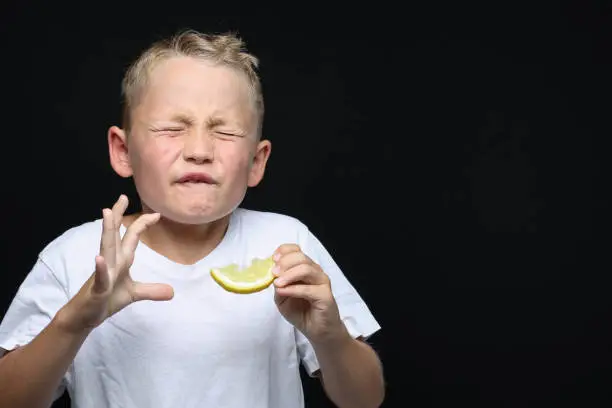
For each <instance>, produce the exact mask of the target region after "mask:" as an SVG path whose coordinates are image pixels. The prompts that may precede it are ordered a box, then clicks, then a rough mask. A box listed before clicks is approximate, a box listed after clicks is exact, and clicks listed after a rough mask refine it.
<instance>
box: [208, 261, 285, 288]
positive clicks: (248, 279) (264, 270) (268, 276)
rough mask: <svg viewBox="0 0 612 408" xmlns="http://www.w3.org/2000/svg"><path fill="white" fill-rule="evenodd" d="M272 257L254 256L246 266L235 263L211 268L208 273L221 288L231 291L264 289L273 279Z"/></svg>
mask: <svg viewBox="0 0 612 408" xmlns="http://www.w3.org/2000/svg"><path fill="white" fill-rule="evenodd" d="M273 267H274V261H273V260H272V258H266V259H259V258H255V259H253V261H252V262H251V265H249V266H248V267H246V268H243V269H241V268H240V266H238V265H236V264H231V265H228V266H224V267H222V268H213V269H211V270H210V275H211V276H212V278H213V279H214V280H215V282H217V283H218V284H219V285H220V286H221V287H222V288H223V289H225V290H227V291H228V292H233V293H255V292H259V291H261V290H264V289H265V288H267V287H268V286H270V285H271V284H272V282H273V281H274V278H275V276H274V274H273V273H272V268H273Z"/></svg>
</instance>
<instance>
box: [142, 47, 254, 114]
mask: <svg viewBox="0 0 612 408" xmlns="http://www.w3.org/2000/svg"><path fill="white" fill-rule="evenodd" d="M138 105H139V106H138V108H137V109H136V110H137V111H140V113H141V114H144V116H146V117H151V118H155V117H158V116H164V115H168V114H176V113H177V112H180V113H183V114H186V115H190V116H194V117H196V118H202V117H203V116H206V117H208V116H210V115H212V114H214V115H221V116H227V117H231V118H234V119H235V120H240V121H242V122H247V121H248V122H250V121H252V120H253V118H252V117H253V116H254V113H255V112H254V110H255V109H254V108H255V104H254V97H253V92H252V90H251V88H250V86H249V83H248V80H247V78H246V76H245V75H244V74H243V73H241V72H239V71H237V70H235V69H233V68H231V67H227V66H223V65H214V64H212V63H211V62H208V61H205V60H199V59H195V58H191V57H172V58H169V59H167V60H164V61H161V62H159V63H158V64H157V65H155V66H154V68H153V69H152V70H151V71H150V72H149V75H148V78H147V83H146V85H145V89H143V90H142V94H141V99H140V103H139V104H138ZM135 113H136V112H135Z"/></svg>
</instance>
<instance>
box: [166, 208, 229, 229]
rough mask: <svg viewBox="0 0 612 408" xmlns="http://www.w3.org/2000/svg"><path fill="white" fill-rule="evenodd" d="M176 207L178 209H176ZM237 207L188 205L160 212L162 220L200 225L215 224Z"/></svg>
mask: <svg viewBox="0 0 612 408" xmlns="http://www.w3.org/2000/svg"><path fill="white" fill-rule="evenodd" d="M177 207H178V208H177ZM236 207H238V204H236V205H223V206H219V205H210V204H207V205H190V206H186V205H183V206H171V207H170V208H166V209H165V211H160V213H161V215H162V216H163V217H164V218H167V219H169V220H172V221H174V222H177V223H180V224H185V225H202V224H209V223H211V222H215V221H217V220H220V219H222V218H223V217H225V216H227V215H229V214H230V213H231V212H232V211H234V210H235V209H236Z"/></svg>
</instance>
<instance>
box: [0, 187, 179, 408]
mask: <svg viewBox="0 0 612 408" xmlns="http://www.w3.org/2000/svg"><path fill="white" fill-rule="evenodd" d="M127 204H128V203H127V197H124V196H122V197H121V198H120V199H119V200H118V201H117V203H116V204H115V206H113V209H112V210H110V209H105V210H104V211H103V216H104V221H103V228H102V238H101V245H100V255H99V256H97V257H96V259H95V263H96V268H95V271H94V273H93V274H92V275H91V276H90V277H89V279H88V280H87V282H85V284H84V285H83V286H82V287H81V289H80V290H79V292H78V293H77V294H76V295H75V296H74V297H72V299H70V300H69V301H68V302H67V303H66V304H65V305H64V306H62V307H61V308H59V307H58V309H59V310H58V311H57V312H53V313H52V312H51V311H49V310H47V311H46V312H45V316H44V318H45V319H49V323H48V324H47V325H46V326H45V327H44V329H43V330H41V331H40V333H38V334H37V335H36V336H35V337H34V338H33V339H32V340H30V341H28V342H27V344H26V345H24V346H23V347H21V348H18V349H16V350H15V351H12V352H10V353H9V354H7V355H5V356H4V357H3V358H1V359H0V408H5V407H6V408H8V407H11V408H12V407H20V408H29V407H33V408H34V407H35V408H48V407H49V406H50V405H51V403H52V402H53V398H54V396H55V391H56V390H57V387H58V386H59V384H60V382H61V380H62V377H63V375H64V374H65V373H66V371H67V370H68V367H69V366H70V364H71V363H72V361H73V359H74V358H75V356H76V354H77V353H78V350H79V349H80V347H81V346H82V344H83V342H84V341H85V339H86V338H87V335H88V334H89V333H90V332H91V331H92V330H94V329H95V327H97V326H98V325H100V324H101V323H102V322H103V321H104V320H106V319H107V318H108V317H110V316H112V315H113V314H115V313H117V312H119V311H120V310H122V309H123V308H125V307H127V306H128V305H130V304H131V303H133V302H137V301H140V300H154V301H163V300H170V299H171V298H172V297H173V290H172V288H171V287H169V286H168V285H163V284H150V283H146V284H145V283H141V282H135V281H133V280H132V278H131V277H130V274H129V268H130V266H131V265H132V262H133V259H134V251H135V249H136V246H137V245H138V242H139V237H140V234H141V233H142V232H143V231H144V230H145V229H146V228H148V226H149V225H151V224H153V223H155V222H157V220H159V214H145V215H142V216H140V217H139V218H138V219H136V221H134V222H133V223H132V224H131V225H130V226H129V227H128V229H127V231H126V233H125V235H124V237H123V238H121V237H120V234H119V228H120V226H121V222H122V217H123V213H124V212H125V209H126V208H127ZM36 271H37V272H36V273H35V274H31V275H30V276H29V278H31V279H30V281H31V282H30V283H28V285H26V286H27V290H26V292H29V291H31V292H33V293H31V294H29V297H30V298H31V299H30V303H33V304H34V306H32V307H31V308H28V307H26V308H25V311H22V310H20V308H21V307H22V303H24V302H23V299H21V298H19V299H16V301H15V302H14V303H13V304H14V305H16V307H17V308H16V309H15V312H14V313H11V314H10V317H9V323H8V324H7V326H8V329H7V331H9V332H10V333H9V335H8V336H5V337H6V338H5V339H4V341H5V342H9V341H8V339H9V338H11V340H10V342H9V343H11V344H12V342H13V340H14V339H12V336H13V334H14V332H17V331H18V330H17V329H16V327H15V326H14V325H13V323H15V322H16V321H19V320H21V318H22V316H21V314H24V315H25V316H26V317H30V318H31V317H32V315H35V313H37V311H36V312H35V311H34V310H36V309H39V308H40V305H41V304H42V303H44V302H42V301H43V299H44V298H45V297H54V298H55V296H49V295H48V294H45V293H44V290H41V288H44V287H41V286H39V285H40V284H39V283H38V282H39V281H40V282H45V281H53V279H50V278H48V277H47V276H45V277H44V278H42V277H41V276H40V275H39V274H38V273H40V274H43V273H44V271H45V269H37V270H36ZM49 272H50V270H49ZM26 280H29V279H27V278H26ZM18 296H19V295H18ZM56 310H57V309H56ZM5 318H6V316H5ZM41 327H42V325H41ZM6 333H7V332H4V333H3V334H4V335H6ZM21 340H23V338H22V339H21Z"/></svg>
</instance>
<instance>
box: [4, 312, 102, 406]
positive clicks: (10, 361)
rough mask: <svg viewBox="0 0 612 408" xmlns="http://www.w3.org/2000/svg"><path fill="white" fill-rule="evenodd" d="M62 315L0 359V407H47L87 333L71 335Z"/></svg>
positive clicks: (61, 313)
mask: <svg viewBox="0 0 612 408" xmlns="http://www.w3.org/2000/svg"><path fill="white" fill-rule="evenodd" d="M62 319H64V317H63V312H61V311H60V312H59V313H58V315H57V316H56V318H54V319H53V320H52V321H51V323H50V324H49V325H48V326H47V327H46V328H45V329H44V330H43V331H42V332H41V333H40V334H39V335H38V336H36V337H35V338H34V339H33V340H32V341H31V342H30V343H28V344H26V345H25V346H23V347H19V348H17V349H15V350H14V351H11V352H9V353H8V354H6V355H5V356H4V357H2V358H1V359H0V407H1V408H4V407H7V408H8V407H23V408H30V407H31V408H48V407H50V406H51V404H52V403H53V400H54V397H55V391H56V390H57V388H58V386H59V385H60V382H61V380H62V377H63V376H64V374H65V373H66V371H67V370H68V367H69V366H70V364H71V363H72V361H73V360H74V357H75V356H76V354H77V352H78V350H79V349H80V347H81V345H82V344H83V342H84V341H85V339H86V337H87V335H88V334H89V332H90V330H81V331H77V332H71V331H70V330H68V329H67V325H65V324H62Z"/></svg>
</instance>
